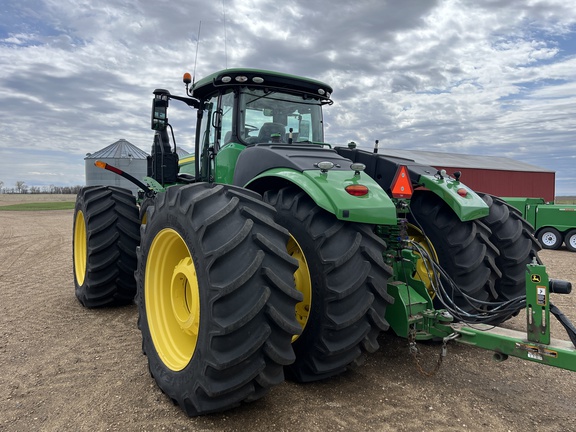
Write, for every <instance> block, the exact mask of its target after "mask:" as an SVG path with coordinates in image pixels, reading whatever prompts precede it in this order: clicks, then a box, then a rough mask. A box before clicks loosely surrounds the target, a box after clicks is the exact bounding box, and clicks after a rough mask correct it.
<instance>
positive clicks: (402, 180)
mask: <svg viewBox="0 0 576 432" xmlns="http://www.w3.org/2000/svg"><path fill="white" fill-rule="evenodd" d="M390 191H391V192H392V198H406V199H410V198H411V197H412V192H414V190H413V189H412V182H411V181H410V176H409V175H408V168H406V165H400V166H399V167H398V170H397V171H396V175H395V176H394V180H392V186H391V187H390Z"/></svg>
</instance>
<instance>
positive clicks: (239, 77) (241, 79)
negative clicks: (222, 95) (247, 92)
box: [234, 75, 248, 83]
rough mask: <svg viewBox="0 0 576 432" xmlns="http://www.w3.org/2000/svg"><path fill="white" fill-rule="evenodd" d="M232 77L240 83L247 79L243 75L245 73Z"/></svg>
mask: <svg viewBox="0 0 576 432" xmlns="http://www.w3.org/2000/svg"><path fill="white" fill-rule="evenodd" d="M234 79H235V80H236V81H238V82H241V83H243V82H246V81H248V77H247V76H245V75H238V76H237V77H236V78H234Z"/></svg>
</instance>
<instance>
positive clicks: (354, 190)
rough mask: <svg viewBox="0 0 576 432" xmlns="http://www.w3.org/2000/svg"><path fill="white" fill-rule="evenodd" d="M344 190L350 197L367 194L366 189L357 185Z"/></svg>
mask: <svg viewBox="0 0 576 432" xmlns="http://www.w3.org/2000/svg"><path fill="white" fill-rule="evenodd" d="M344 189H346V192H348V193H349V194H350V195H352V196H364V195H367V194H368V187H367V186H364V185H359V184H353V185H348V186H346V187H345V188H344Z"/></svg>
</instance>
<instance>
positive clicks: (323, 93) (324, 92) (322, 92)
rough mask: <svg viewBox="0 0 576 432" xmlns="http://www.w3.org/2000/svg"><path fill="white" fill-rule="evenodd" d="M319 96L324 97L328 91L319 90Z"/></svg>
mask: <svg viewBox="0 0 576 432" xmlns="http://www.w3.org/2000/svg"><path fill="white" fill-rule="evenodd" d="M318 94H319V95H322V96H324V95H325V94H326V91H325V90H324V89H318Z"/></svg>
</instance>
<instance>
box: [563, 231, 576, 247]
mask: <svg viewBox="0 0 576 432" xmlns="http://www.w3.org/2000/svg"><path fill="white" fill-rule="evenodd" d="M564 243H566V249H568V250H569V251H571V252H576V229H573V230H570V231H568V232H567V233H566V235H565V236H564Z"/></svg>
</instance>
